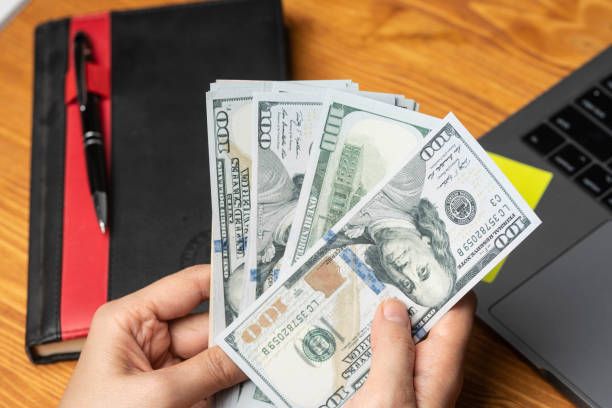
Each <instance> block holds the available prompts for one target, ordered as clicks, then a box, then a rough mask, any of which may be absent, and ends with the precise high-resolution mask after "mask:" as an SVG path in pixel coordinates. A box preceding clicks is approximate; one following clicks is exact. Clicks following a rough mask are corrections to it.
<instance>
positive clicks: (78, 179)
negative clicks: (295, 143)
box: [60, 14, 113, 340]
mask: <svg viewBox="0 0 612 408" xmlns="http://www.w3.org/2000/svg"><path fill="white" fill-rule="evenodd" d="M110 24H111V22H110V15H109V14H100V15H95V16H87V17H78V18H73V19H72V20H71V22H70V30H69V36H68V38H67V39H66V41H68V42H69V46H68V49H69V50H70V51H69V55H68V59H69V60H68V66H69V69H68V72H67V73H66V85H65V95H64V100H65V101H66V102H67V105H66V156H65V164H64V165H65V169H64V225H63V233H62V237H63V238H62V278H61V279H62V282H61V297H60V329H61V336H62V340H68V339H73V338H78V337H83V336H85V335H87V332H88V330H89V325H90V323H91V318H92V317H93V314H94V312H95V311H96V309H97V308H98V307H99V306H100V305H102V304H103V303H105V302H106V300H107V296H108V295H107V293H108V265H109V262H108V253H109V233H108V232H107V233H106V234H105V235H102V234H101V233H100V229H99V227H98V221H97V219H96V215H95V211H94V206H93V202H92V197H91V193H90V190H89V183H88V179H87V168H86V165H85V152H84V148H83V135H82V130H81V117H80V112H79V107H78V105H77V103H76V100H75V97H74V95H75V94H76V85H75V77H74V55H73V44H72V43H73V39H74V36H75V34H76V33H77V32H79V31H82V32H85V33H86V34H87V35H88V37H89V39H90V40H91V43H92V46H93V52H94V61H95V66H94V65H92V64H89V65H90V66H92V67H93V68H88V71H87V73H88V87H89V88H91V89H92V91H94V92H96V93H98V94H99V95H101V101H100V115H101V118H102V130H103V134H104V147H105V149H106V155H107V163H110V151H111V99H110V97H111V78H110V69H111V44H110V38H111V35H110ZM111 202H112V201H111ZM111 211H112V208H111ZM112 229H113V225H112V223H111V224H110V231H111V232H110V233H111V234H112Z"/></svg>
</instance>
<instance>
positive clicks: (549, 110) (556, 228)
mask: <svg viewBox="0 0 612 408" xmlns="http://www.w3.org/2000/svg"><path fill="white" fill-rule="evenodd" d="M479 141H480V142H481V144H482V145H483V146H484V148H485V149H486V150H488V151H491V152H494V153H498V154H501V155H503V156H506V157H509V158H511V159H514V160H518V161H520V162H523V163H527V164H530V165H532V166H535V167H538V168H541V169H545V170H548V171H550V172H553V178H552V181H551V183H550V185H549V187H548V189H547V190H546V192H545V193H544V195H543V197H542V199H541V201H540V203H539V204H538V207H537V209H536V213H537V214H538V215H539V217H540V218H541V219H542V225H541V226H540V227H539V228H538V229H537V230H536V231H535V232H534V233H533V234H532V235H531V236H530V237H529V238H528V239H527V240H526V241H525V242H524V243H523V244H522V245H521V246H519V248H517V250H516V251H515V252H513V254H512V255H511V256H510V257H509V258H508V259H507V261H506V263H505V265H504V266H503V267H502V269H501V271H500V274H499V275H498V276H497V278H496V279H495V281H494V282H493V283H490V284H487V283H481V284H480V285H478V286H477V287H476V289H475V291H476V294H477V296H478V302H479V303H478V309H477V315H478V316H479V317H480V318H481V319H482V320H483V321H484V322H485V323H487V324H488V325H489V326H490V327H491V328H493V330H494V331H496V332H497V333H499V334H500V335H501V336H502V337H503V338H504V339H505V340H507V341H508V342H509V343H510V344H512V345H513V346H514V347H515V348H516V349H517V350H518V351H519V352H520V353H522V354H523V355H524V356H525V357H526V358H527V359H528V360H529V361H530V362H531V363H533V365H534V366H535V367H537V369H539V370H540V371H541V372H542V374H543V375H544V376H546V377H547V378H548V379H550V380H551V381H552V382H553V383H555V385H557V386H558V387H559V388H561V389H562V391H565V392H566V393H567V394H568V396H569V397H570V398H572V399H573V400H574V401H575V402H576V403H577V404H578V405H581V406H589V407H612V47H608V48H607V49H606V50H604V51H603V52H602V53H601V54H599V55H598V56H596V57H595V58H593V59H592V60H591V61H589V62H588V63H587V64H586V65H584V66H583V67H581V68H580V69H578V70H577V71H574V72H573V73H572V74H570V75H569V76H568V77H566V78H565V79H563V80H561V81H560V82H559V83H558V84H556V85H555V86H553V87H552V88H551V89H549V90H548V91H546V92H545V93H544V94H542V95H541V96H539V97H538V98H537V99H535V100H534V101H532V102H531V103H530V104H528V105H527V106H525V107H524V108H523V109H521V110H520V111H518V112H516V113H515V114H514V115H512V116H511V117H510V118H509V119H507V120H506V121H505V122H503V123H502V124H500V125H499V126H497V127H496V128H495V129H493V130H492V131H490V132H489V133H488V134H486V135H485V136H483V137H482V138H481V139H480V140H479Z"/></svg>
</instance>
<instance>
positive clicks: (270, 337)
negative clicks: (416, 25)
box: [217, 114, 540, 407]
mask: <svg viewBox="0 0 612 408" xmlns="http://www.w3.org/2000/svg"><path fill="white" fill-rule="evenodd" d="M399 164H400V165H399V166H396V168H395V169H394V171H393V172H392V173H391V175H390V176H389V177H385V178H384V179H383V180H382V181H381V183H379V184H378V185H377V186H375V187H374V188H372V189H371V191H370V192H369V193H367V194H366V196H365V197H363V198H362V200H360V202H359V203H358V204H357V205H356V206H354V207H353V209H352V210H350V211H349V212H348V213H347V214H346V215H345V216H344V217H342V218H341V219H340V221H339V222H338V223H336V224H335V225H334V226H333V227H331V228H330V229H329V230H328V231H327V232H326V234H324V237H323V238H322V239H320V240H319V241H317V243H316V244H314V245H313V246H312V247H311V248H310V249H309V250H308V251H307V253H306V254H305V255H304V257H303V258H301V259H300V260H299V261H298V262H297V263H296V264H295V265H294V266H293V267H291V268H290V272H291V273H290V275H288V276H287V277H286V278H284V279H281V280H279V281H278V282H277V283H275V284H274V285H273V286H272V287H271V288H270V289H269V290H268V291H267V292H265V293H264V294H263V296H262V297H261V298H259V300H258V301H257V302H256V303H255V304H253V305H252V306H251V307H250V308H248V309H247V310H245V311H244V312H243V313H242V314H241V315H240V317H239V318H238V319H237V320H236V321H234V323H232V325H231V326H230V327H228V328H227V329H226V331H225V332H224V333H222V335H221V336H219V338H218V339H217V341H218V343H219V344H220V346H221V347H222V349H223V350H224V351H225V352H226V353H228V355H229V356H230V357H231V358H232V359H233V360H234V361H235V362H236V364H238V365H239V366H240V368H241V369H242V370H243V371H244V372H245V373H246V374H247V375H248V376H249V377H250V378H251V380H253V381H254V382H255V383H256V385H257V386H258V387H260V388H261V389H262V390H263V392H264V393H265V394H266V395H267V396H268V397H269V398H270V399H271V400H272V402H273V403H274V404H275V405H276V406H279V407H320V406H334V407H340V406H342V405H343V404H344V403H346V402H347V401H348V400H349V398H350V397H351V396H352V395H353V394H354V393H355V392H356V391H357V390H359V388H360V387H361V386H362V385H363V384H364V382H365V380H366V378H367V375H368V372H369V368H370V364H371V348H370V326H371V322H372V319H373V315H374V311H375V309H376V307H377V305H378V304H379V303H380V301H381V300H382V299H384V298H388V297H397V298H399V299H400V300H402V301H403V302H404V303H405V304H406V307H407V309H408V312H409V315H410V317H411V322H412V332H413V337H414V339H415V341H419V340H421V339H422V338H423V337H424V336H425V334H426V333H427V332H428V331H429V329H430V328H431V327H432V325H434V324H435V322H437V321H438V320H439V319H440V317H441V316H443V315H444V313H446V312H447V311H448V310H449V309H450V308H451V307H452V306H453V305H454V304H455V303H456V302H457V301H458V300H459V299H460V298H461V297H462V296H464V295H465V294H466V292H467V291H468V290H469V289H470V288H472V287H473V286H474V285H475V284H476V283H478V282H479V281H480V279H481V278H482V277H483V276H484V275H485V274H486V273H487V272H488V271H489V270H490V269H491V268H492V267H494V266H495V265H496V264H497V263H498V262H499V261H500V260H501V259H503V258H504V257H505V256H507V255H508V254H509V253H510V252H511V251H512V250H513V249H514V248H515V247H516V246H517V245H518V244H519V243H520V242H521V241H523V240H524V239H525V238H526V237H527V236H528V235H529V234H530V233H531V232H532V231H533V230H534V229H535V228H536V227H537V226H538V225H539V223H540V220H539V219H538V218H537V216H536V215H535V214H534V213H533V211H532V210H531V209H530V208H529V206H528V205H527V203H525V201H524V200H523V199H522V197H521V196H520V195H519V194H518V192H517V191H516V190H515V189H514V188H513V187H512V185H511V184H510V183H509V182H508V180H507V179H506V178H505V176H504V175H503V174H502V173H501V171H500V170H499V169H498V168H497V167H496V166H495V164H494V163H493V162H492V161H491V159H490V158H489V157H488V156H487V154H486V153H485V152H484V150H483V149H482V148H481V147H480V145H479V144H478V143H477V142H476V141H475V140H474V138H473V137H472V136H471V135H470V133H469V132H468V131H467V130H466V129H465V128H464V127H463V126H462V125H461V123H459V121H458V120H457V119H456V118H455V117H454V115H452V114H449V115H448V116H447V117H446V118H445V119H444V120H443V122H442V125H441V126H440V127H438V128H437V129H435V130H434V131H432V133H431V134H430V135H429V136H428V137H427V139H426V141H425V143H424V144H422V145H421V146H420V147H419V148H418V149H416V150H415V152H414V154H412V156H409V157H405V158H404V159H402V161H401V162H400V163H399Z"/></svg>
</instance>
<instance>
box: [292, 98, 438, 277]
mask: <svg viewBox="0 0 612 408" xmlns="http://www.w3.org/2000/svg"><path fill="white" fill-rule="evenodd" d="M323 111H324V112H325V113H326V114H325V116H324V117H322V119H321V122H320V123H319V126H318V129H317V134H316V137H317V139H316V142H315V143H314V144H313V147H312V150H311V153H310V159H309V167H308V169H307V170H306V173H305V178H304V182H303V185H302V193H301V194H300V197H299V200H298V204H297V208H296V210H295V218H294V219H293V228H292V229H291V231H290V234H289V238H288V239H287V245H286V248H285V256H284V266H287V265H291V264H294V263H295V262H296V261H297V260H298V259H299V258H300V257H301V256H302V255H303V254H304V253H305V252H306V250H307V249H308V248H310V247H311V246H312V245H313V244H314V243H315V242H316V241H317V240H318V239H320V238H321V237H322V236H323V234H324V233H325V231H327V230H328V229H329V228H330V227H331V226H332V225H334V224H335V223H336V222H337V221H338V220H339V219H340V218H341V217H342V216H343V215H344V214H345V213H346V212H347V211H348V210H349V209H350V208H351V207H352V206H353V205H355V204H356V203H357V202H358V201H359V199H360V198H361V197H363V196H364V195H365V194H367V193H368V192H369V191H370V190H371V188H372V187H373V186H375V185H376V184H378V182H379V181H380V180H381V179H383V178H384V177H385V176H387V175H388V174H389V171H390V170H391V169H393V168H394V166H396V165H397V163H398V160H401V159H402V158H403V156H404V155H405V154H408V153H410V152H411V151H413V150H414V149H415V148H417V147H418V146H419V145H420V144H421V143H422V140H423V138H424V137H425V135H426V134H427V133H428V132H429V131H430V130H431V129H432V128H433V127H435V126H437V125H438V124H439V119H438V118H434V117H432V116H428V115H424V114H421V113H418V112H412V111H407V110H405V109H401V108H397V107H392V106H389V105H385V104H382V103H378V102H376V101H372V100H370V99H367V98H363V97H359V96H354V95H347V94H346V93H339V92H338V93H333V92H330V93H328V98H327V101H326V102H325V105H324V107H323Z"/></svg>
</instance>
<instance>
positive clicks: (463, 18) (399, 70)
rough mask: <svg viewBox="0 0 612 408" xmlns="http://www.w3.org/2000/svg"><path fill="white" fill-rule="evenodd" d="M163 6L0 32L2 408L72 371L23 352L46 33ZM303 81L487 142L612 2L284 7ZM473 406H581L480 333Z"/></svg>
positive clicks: (473, 357) (34, 6) (604, 24)
mask: <svg viewBox="0 0 612 408" xmlns="http://www.w3.org/2000/svg"><path fill="white" fill-rule="evenodd" d="M178 2H184V0H182V1H180V0H179V1H172V2H165V1H161V0H115V1H113V0H96V1H93V0H90V1H85V0H53V1H48V0H32V2H31V4H30V5H29V6H28V7H27V8H25V10H23V11H22V12H21V14H19V15H18V16H17V18H16V19H15V20H14V21H12V22H11V23H10V24H9V25H8V26H7V27H6V28H5V29H4V30H2V31H0V51H1V52H0V405H2V406H5V405H4V404H5V403H6V406H11V407H33V406H37V407H44V406H51V405H55V404H56V403H57V401H58V399H59V398H60V396H61V394H62V390H63V389H64V386H65V384H66V382H67V380H68V378H69V376H70V373H71V372H72V369H73V367H74V362H66V363H59V364H54V365H49V366H34V365H32V364H30V363H29V361H28V360H27V358H26V356H25V353H24V345H23V343H24V325H25V309H26V306H25V305H26V271H27V246H28V206H29V198H28V195H29V177H30V175H29V174H30V131H31V106H32V100H31V98H32V59H33V58H32V55H33V30H34V26H35V25H36V24H38V23H40V22H42V21H44V20H47V19H50V18H56V17H60V16H65V15H70V14H79V13H89V12H95V11H102V10H106V9H111V8H113V9H120V8H132V7H141V6H151V5H159V4H162V3H178ZM285 16H286V22H287V25H288V26H289V28H290V33H291V46H292V58H293V63H292V66H293V75H294V77H295V78H299V79H315V78H320V79H323V78H352V79H353V80H355V81H357V82H359V83H360V84H361V86H362V88H363V89H367V90H376V91H382V92H393V93H404V94H406V95H407V96H410V97H414V98H416V99H417V100H418V101H419V102H420V103H421V106H422V111H423V112H425V113H429V114H433V115H437V116H443V115H444V114H445V113H446V112H447V111H449V110H452V111H453V112H455V113H456V114H457V115H458V117H459V118H461V119H462V121H463V122H464V123H465V125H466V126H467V127H468V128H469V129H470V130H471V131H472V132H473V133H474V134H475V135H481V134H483V133H485V132H486V131H487V130H489V129H490V128H492V127H493V126H494V125H496V124H497V123H499V122H500V121H502V120H504V118H506V117H507V116H508V115H509V114H510V113H512V112H513V111H515V110H516V109H518V108H519V107H521V106H522V105H524V104H525V103H527V102H528V101H530V100H531V99H532V98H533V97H535V96H536V95H538V94H539V93H540V92H542V91H544V90H545V89H546V88H548V87H549V86H551V85H553V84H554V83H555V82H556V81H557V80H559V79H560V78H561V77H563V76H564V75H566V74H568V73H569V72H571V70H572V69H574V68H576V67H578V66H580V65H581V64H583V63H584V62H586V61H587V60H589V59H590V58H591V57H592V56H594V55H595V54H597V53H598V52H599V51H600V50H602V49H603V48H604V47H605V46H606V45H608V44H609V43H610V40H611V39H612V23H611V21H612V3H611V2H609V1H606V0H584V1H571V0H566V1H552V0H542V1H539V2H535V1H516V0H490V1H484V0H472V1H468V0H456V1H451V0H448V1H443V0H436V1H433V0H428V1H409V0H403V1H402V0H370V1H366V0H364V1H358V0H341V1H336V0H335V1H329V0H328V1H309V0H286V1H285ZM458 405H459V406H462V407H491V406H496V407H553V406H554V407H567V406H571V404H570V403H569V402H568V401H567V400H566V399H565V398H564V397H562V396H561V395H560V394H559V393H558V392H557V391H555V389H554V388H553V387H551V386H550V385H549V384H548V383H547V382H546V381H544V380H543V379H542V378H541V377H540V376H539V375H538V374H537V372H536V371H534V370H533V369H532V368H531V367H530V366H529V365H528V364H527V363H526V362H525V360H524V359H522V358H521V357H520V356H519V355H518V354H517V353H516V352H514V351H513V350H512V349H511V348H510V347H509V346H507V345H506V344H505V343H504V342H503V341H501V340H500V339H499V338H498V337H497V336H496V335H495V334H494V333H492V332H491V331H490V330H488V329H487V328H486V327H485V326H484V325H483V324H482V323H477V324H476V327H475V329H474V334H473V339H472V341H471V344H470V347H469V351H468V355H467V361H466V370H465V386H464V390H463V394H462V396H461V399H460V401H459V404H458Z"/></svg>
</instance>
